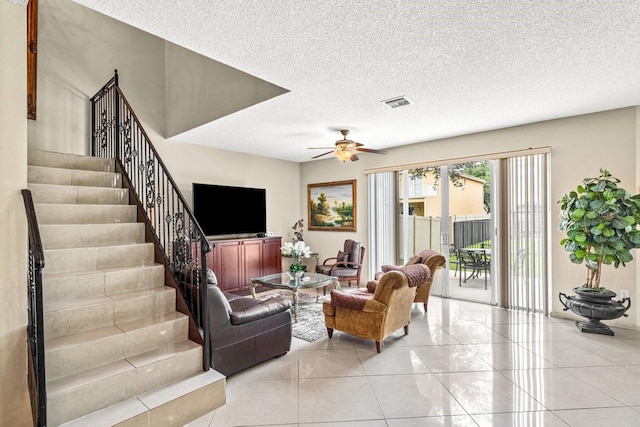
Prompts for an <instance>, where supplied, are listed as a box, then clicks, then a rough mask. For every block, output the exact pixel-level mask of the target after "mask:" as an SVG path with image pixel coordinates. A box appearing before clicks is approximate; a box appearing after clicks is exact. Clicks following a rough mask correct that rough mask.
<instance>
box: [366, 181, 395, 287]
mask: <svg viewBox="0 0 640 427" xmlns="http://www.w3.org/2000/svg"><path fill="white" fill-rule="evenodd" d="M396 186H397V184H396V174H395V172H381V173H375V174H370V175H368V192H369V194H368V196H369V197H368V199H369V205H368V216H369V236H368V238H369V248H370V250H369V251H368V253H369V259H368V262H369V277H374V276H375V273H376V271H379V270H380V266H381V265H383V264H394V263H395V261H396V259H395V258H396V241H397V239H396V217H397V211H398V191H397V187H396Z"/></svg>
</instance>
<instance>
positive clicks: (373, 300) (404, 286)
mask: <svg viewBox="0 0 640 427" xmlns="http://www.w3.org/2000/svg"><path fill="white" fill-rule="evenodd" d="M428 278H429V269H428V268H427V266H426V265H424V264H416V265H410V266H407V267H402V268H401V269H399V270H393V271H390V272H388V273H385V274H384V275H382V277H381V278H380V280H379V282H378V283H377V285H376V286H375V289H372V291H373V292H365V291H355V292H350V293H346V292H342V291H338V290H332V291H331V300H327V301H324V302H323V305H322V310H323V312H324V322H325V325H326V327H327V333H328V335H329V338H331V337H332V336H333V331H334V329H336V330H339V331H343V332H346V333H349V334H351V335H355V336H358V337H360V338H365V339H374V340H375V341H376V350H377V351H378V353H380V351H381V343H382V341H383V340H384V339H385V338H386V337H387V336H389V335H391V334H392V333H394V332H395V331H397V330H398V329H400V328H404V333H405V335H406V334H408V333H409V323H410V322H411V306H412V305H413V300H414V298H415V296H416V288H417V287H418V286H419V285H421V284H422V283H424V282H425V281H426V280H428Z"/></svg>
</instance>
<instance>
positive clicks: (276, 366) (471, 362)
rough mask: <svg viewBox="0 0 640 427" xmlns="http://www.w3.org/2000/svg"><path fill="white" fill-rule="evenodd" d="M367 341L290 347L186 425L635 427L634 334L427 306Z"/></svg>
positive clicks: (639, 399) (638, 344) (638, 375)
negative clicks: (381, 337)
mask: <svg viewBox="0 0 640 427" xmlns="http://www.w3.org/2000/svg"><path fill="white" fill-rule="evenodd" d="M421 306H422V305H421V304H415V305H414V307H413V311H412V321H411V325H410V328H409V335H407V336H404V335H403V331H402V330H400V331H398V332H397V333H396V334H394V335H393V336H391V337H389V338H387V339H386V340H385V341H384V343H383V349H382V353H380V354H377V353H376V352H375V344H374V342H373V341H366V340H361V339H358V338H355V337H352V336H350V335H347V334H344V333H341V332H336V333H334V336H333V339H331V340H329V339H328V338H322V339H320V340H318V341H316V342H313V343H307V342H305V341H301V340H298V339H294V340H293V344H292V348H291V351H290V352H289V353H288V354H287V355H285V356H283V357H280V358H278V359H273V360H270V361H268V362H265V363H263V364H261V365H259V366H256V367H253V368H251V369H248V370H246V371H244V372H241V373H238V374H236V375H233V376H231V377H229V378H227V403H226V405H225V406H223V407H221V408H219V409H217V410H216V411H214V412H211V413H209V414H207V415H205V416H203V417H201V418H200V419H198V420H196V421H194V422H192V423H190V424H189V426H190V427H205V426H213V427H226V426H272V427H273V426H281V427H285V426H286V427H294V426H305V427H311V426H324V427H326V426H345V427H346V426H349V427H351V426H353V427H414V426H455V427H457V426H505V427H511V426H545V427H546V426H551V427H555V426H567V425H569V426H580V427H582V426H588V427H595V426H607V427H610V426H616V427H622V426H640V333H639V332H637V331H631V330H627V329H620V328H614V330H615V332H616V336H615V337H610V336H602V335H592V334H584V333H581V332H580V331H578V330H577V328H576V327H575V325H574V322H573V321H569V320H562V319H553V318H544V317H539V316H533V315H527V314H523V313H518V312H509V311H506V310H501V309H498V308H496V307H492V306H488V305H484V304H477V303H471V302H465V301H457V300H451V299H441V298H438V297H432V298H431V299H430V301H429V312H428V314H425V313H424V312H423V311H422V308H421Z"/></svg>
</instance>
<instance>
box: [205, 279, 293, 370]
mask: <svg viewBox="0 0 640 427" xmlns="http://www.w3.org/2000/svg"><path fill="white" fill-rule="evenodd" d="M207 310H208V312H209V342H210V343H211V367H212V368H213V369H215V370H216V371H218V372H220V373H222V374H224V375H226V376H229V375H232V374H234V373H236V372H239V371H242V370H244V369H247V368H249V367H251V366H254V365H257V364H258V363H261V362H264V361H266V360H269V359H271V358H274V357H278V356H282V355H283V354H285V353H287V352H288V351H289V350H290V348H291V302H290V301H289V299H287V298H286V297H274V298H271V299H269V300H265V301H260V300H255V299H252V298H245V297H241V296H239V295H235V294H231V293H227V292H222V291H221V290H220V288H218V284H217V279H216V277H215V275H214V274H213V272H207Z"/></svg>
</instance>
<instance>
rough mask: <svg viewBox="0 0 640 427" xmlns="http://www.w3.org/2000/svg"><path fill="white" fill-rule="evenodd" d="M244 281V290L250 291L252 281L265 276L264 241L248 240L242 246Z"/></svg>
mask: <svg viewBox="0 0 640 427" xmlns="http://www.w3.org/2000/svg"><path fill="white" fill-rule="evenodd" d="M242 261H243V270H244V271H243V275H244V277H243V281H242V286H243V288H244V289H249V286H250V285H251V279H253V278H256V277H260V276H264V275H263V274H262V241H261V240H246V241H244V242H243V244H242Z"/></svg>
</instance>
